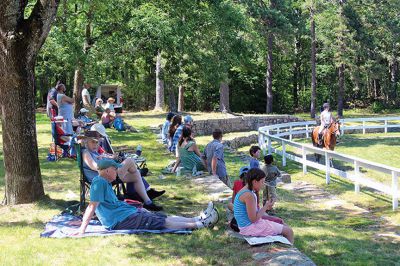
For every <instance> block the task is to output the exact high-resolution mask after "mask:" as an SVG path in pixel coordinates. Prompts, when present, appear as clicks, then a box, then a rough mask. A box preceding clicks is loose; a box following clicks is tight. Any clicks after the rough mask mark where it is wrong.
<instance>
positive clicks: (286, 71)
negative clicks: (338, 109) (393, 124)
mask: <svg viewBox="0 0 400 266" xmlns="http://www.w3.org/2000/svg"><path fill="white" fill-rule="evenodd" d="M31 2H32V1H29V3H31ZM341 2H342V4H340V3H339V1H314V0H307V1H304V0H284V1H273V3H274V8H271V6H270V4H271V1H266V0H258V1H247V0H243V1H231V0H218V1H206V0H201V1H192V0H185V1H169V0H168V1H143V0H109V1H101V0H85V1H78V0H71V1H64V2H62V3H61V4H60V8H59V11H58V16H57V20H56V22H55V25H54V27H53V28H52V30H51V33H50V35H49V37H48V38H47V40H46V43H45V45H44V47H43V49H42V50H41V53H40V55H39V56H38V60H37V65H36V87H37V102H38V104H43V98H44V96H45V95H46V92H47V90H48V89H49V88H50V87H51V86H53V85H54V84H55V82H56V80H58V79H61V80H62V81H63V82H65V83H66V85H67V89H68V90H70V89H71V88H72V83H73V75H74V71H75V69H76V68H78V67H81V68H82V70H83V73H84V77H85V81H86V82H89V83H92V84H93V85H94V86H97V85H99V84H102V83H106V82H110V81H117V82H119V83H121V84H123V87H124V94H125V98H126V100H127V101H126V103H127V106H128V107H129V108H134V109H151V108H153V106H154V102H155V62H156V60H155V57H156V55H157V52H158V51H161V55H162V66H163V71H162V73H161V78H162V79H163V81H164V84H165V99H166V101H167V105H169V106H170V105H171V104H172V103H171V102H168V100H167V99H169V98H170V97H175V98H176V96H177V94H178V87H179V86H183V87H184V88H185V97H186V101H185V102H186V107H187V108H189V109H191V110H213V109H215V108H216V107H217V106H218V104H219V85H220V83H221V82H226V83H228V84H229V86H230V91H231V92H230V94H231V109H232V110H233V111H236V112H243V111H246V112H264V110H265V102H266V92H265V86H266V85H265V78H266V62H265V61H266V54H267V48H266V34H267V33H268V32H271V33H273V35H274V48H273V58H274V60H273V75H272V78H273V93H274V106H273V111H274V112H288V113H292V112H294V111H296V110H309V108H310V103H309V98H308V97H309V95H310V93H309V91H310V88H311V66H310V50H311V41H310V9H311V8H313V10H314V14H315V16H314V17H315V23H316V33H317V102H318V104H319V103H320V102H322V101H324V100H325V99H329V100H330V102H331V104H332V105H333V106H334V105H335V104H336V101H337V96H338V93H337V91H338V88H339V86H338V66H339V65H341V64H345V88H346V90H345V95H344V99H345V105H346V106H351V107H357V106H368V105H369V104H372V103H373V102H380V103H381V104H383V105H384V106H387V107H393V106H396V105H397V104H398V102H399V101H398V100H397V99H398V97H397V95H398V93H399V89H398V83H399V74H400V71H399V69H400V67H399V65H400V63H399V56H400V55H399V54H400V53H399V48H400V46H399V43H400V19H399V16H398V14H399V12H400V6H399V5H398V2H397V1H396V0H390V1H385V2H384V3H379V4H378V3H377V2H376V1H373V0H366V1H363V3H362V4H361V3H360V2H359V1H356V0H347V1H341ZM32 3H33V2H32ZM29 5H30V4H29ZM26 10H27V12H28V11H29V8H28V9H26ZM27 15H28V14H26V16H27ZM269 21H270V22H271V23H272V24H271V26H270V27H266V26H265V25H267V24H268V23H269ZM268 25H269V24H268ZM87 29H90V31H89V33H90V34H89V35H88V34H87ZM388 73H389V74H388ZM249 92H251V93H249ZM170 107H171V106H170Z"/></svg>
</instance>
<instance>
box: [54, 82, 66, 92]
mask: <svg viewBox="0 0 400 266" xmlns="http://www.w3.org/2000/svg"><path fill="white" fill-rule="evenodd" d="M60 87H64V88H65V85H64V84H63V83H61V82H57V85H56V90H57V91H58V90H59V89H60Z"/></svg>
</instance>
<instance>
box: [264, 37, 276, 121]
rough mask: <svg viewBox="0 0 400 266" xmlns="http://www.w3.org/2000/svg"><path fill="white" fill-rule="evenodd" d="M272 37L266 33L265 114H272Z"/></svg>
mask: <svg viewBox="0 0 400 266" xmlns="http://www.w3.org/2000/svg"><path fill="white" fill-rule="evenodd" d="M273 43H274V41H273V35H272V33H271V32H270V33H268V53H267V77H266V79H265V86H266V92H267V107H266V113H267V114H270V113H272V103H273V95H272V48H273Z"/></svg>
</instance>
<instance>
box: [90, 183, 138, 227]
mask: <svg viewBox="0 0 400 266" xmlns="http://www.w3.org/2000/svg"><path fill="white" fill-rule="evenodd" d="M90 201H93V202H99V205H98V206H97V208H96V215H97V217H98V218H99V220H100V222H101V224H102V225H103V226H104V227H106V228H108V229H112V228H113V227H114V226H115V225H116V224H117V223H119V222H122V221H123V220H125V219H126V218H128V217H129V216H131V215H132V214H134V213H136V212H137V209H136V208H135V207H133V206H130V205H128V204H127V203H126V202H124V201H120V200H118V198H117V196H116V195H115V193H114V191H113V189H112V186H111V183H110V182H108V181H107V180H106V179H104V178H103V177H101V176H96V177H95V178H94V179H93V182H92V185H91V186H90Z"/></svg>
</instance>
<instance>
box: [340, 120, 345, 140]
mask: <svg viewBox="0 0 400 266" xmlns="http://www.w3.org/2000/svg"><path fill="white" fill-rule="evenodd" d="M340 129H341V131H342V132H341V133H342V136H343V135H344V120H342V122H341V125H340Z"/></svg>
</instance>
